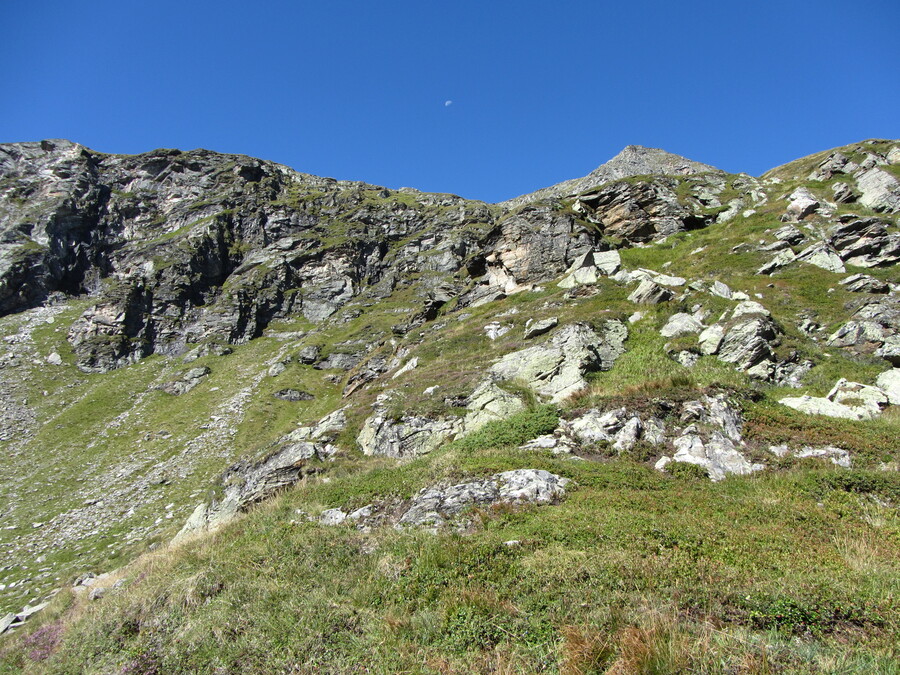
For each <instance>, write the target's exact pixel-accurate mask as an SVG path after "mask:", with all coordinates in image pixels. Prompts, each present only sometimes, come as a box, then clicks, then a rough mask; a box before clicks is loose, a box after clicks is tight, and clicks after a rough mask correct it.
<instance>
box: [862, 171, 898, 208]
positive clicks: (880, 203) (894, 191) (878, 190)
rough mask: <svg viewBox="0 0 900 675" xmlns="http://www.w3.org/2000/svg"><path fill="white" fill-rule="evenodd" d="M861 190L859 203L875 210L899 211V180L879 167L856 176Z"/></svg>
mask: <svg viewBox="0 0 900 675" xmlns="http://www.w3.org/2000/svg"><path fill="white" fill-rule="evenodd" d="M856 185H857V186H858V187H859V189H860V191H861V192H862V196H861V197H860V198H859V203H860V204H862V205H863V206H867V207H869V208H870V209H873V210H875V211H887V212H890V213H896V212H898V211H900V181H898V180H897V179H896V178H895V177H894V176H892V175H891V174H890V173H888V172H887V171H885V170H884V169H881V168H877V167H875V168H872V169H869V170H868V171H866V172H865V173H863V174H862V175H860V176H857V178H856Z"/></svg>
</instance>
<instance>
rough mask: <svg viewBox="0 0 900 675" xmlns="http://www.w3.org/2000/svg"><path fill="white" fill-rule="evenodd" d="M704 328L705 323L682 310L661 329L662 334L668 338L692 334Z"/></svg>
mask: <svg viewBox="0 0 900 675" xmlns="http://www.w3.org/2000/svg"><path fill="white" fill-rule="evenodd" d="M702 330H703V324H702V323H700V322H699V321H697V319H695V318H694V317H693V316H691V315H690V314H685V313H683V312H680V313H678V314H674V315H672V317H671V318H669V320H668V321H667V322H666V325H665V326H663V327H662V329H661V330H660V331H659V332H660V335H662V336H663V337H667V338H675V337H681V336H683V335H692V334H695V333H699V332H701V331H702Z"/></svg>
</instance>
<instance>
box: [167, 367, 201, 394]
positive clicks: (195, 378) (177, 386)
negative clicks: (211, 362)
mask: <svg viewBox="0 0 900 675" xmlns="http://www.w3.org/2000/svg"><path fill="white" fill-rule="evenodd" d="M209 373H210V370H209V368H207V367H206V366H201V367H199V368H191V369H190V370H188V371H187V372H185V373H183V374H182V375H181V377H179V378H178V379H177V380H172V381H171V382H166V383H165V384H162V385H160V386H159V387H157V389H159V390H160V391H163V392H165V393H167V394H171V395H172V396H181V395H182V394H186V393H187V392H189V391H190V390H191V389H193V388H194V387H196V386H197V385H198V384H200V383H201V382H202V381H203V378H205V377H206V376H207V375H209Z"/></svg>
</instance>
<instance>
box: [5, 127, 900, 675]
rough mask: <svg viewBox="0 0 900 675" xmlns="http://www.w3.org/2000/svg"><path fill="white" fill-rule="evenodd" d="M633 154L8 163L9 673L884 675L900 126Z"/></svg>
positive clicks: (73, 158)
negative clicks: (338, 176)
mask: <svg viewBox="0 0 900 675" xmlns="http://www.w3.org/2000/svg"><path fill="white" fill-rule="evenodd" d="M623 157H624V158H625V159H627V160H628V161H627V162H626V161H625V160H624V159H622V158H623ZM661 158H662V159H661ZM604 166H606V167H607V168H606V170H604V167H600V168H599V169H598V170H597V171H595V172H593V173H592V174H591V175H590V176H588V177H586V178H585V179H579V180H576V181H568V182H566V183H562V184H560V185H558V186H554V188H553V189H552V192H548V193H546V194H544V193H542V192H538V193H535V194H534V195H531V196H528V197H529V198H528V199H527V200H524V201H521V202H517V201H515V200H513V202H509V203H506V204H500V205H491V204H484V203H480V202H473V201H468V200H464V199H462V198H459V197H456V196H453V195H442V194H428V193H420V192H417V191H414V190H401V191H392V190H387V189H384V188H381V187H378V186H372V185H366V184H361V183H348V182H341V181H335V180H332V179H324V178H317V177H314V176H308V175H304V174H299V173H296V172H294V171H292V170H290V169H288V168H286V167H282V166H279V165H276V164H272V163H269V162H263V161H260V160H255V159H251V158H247V157H242V156H228V155H218V154H215V153H210V152H206V151H202V150H197V151H190V152H179V151H174V150H159V151H155V152H152V153H147V154H144V155H135V156H118V155H103V154H99V153H95V152H93V151H90V150H88V149H86V148H83V147H82V146H79V145H76V144H72V143H69V142H67V141H44V142H42V143H33V144H13V145H5V146H0V230H2V233H3V238H2V244H0V309H2V311H3V313H4V316H3V317H2V318H0V333H2V336H3V341H4V342H3V344H4V352H3V355H2V357H0V359H2V360H0V397H2V401H3V405H2V415H3V426H2V441H0V443H2V453H0V466H2V471H3V477H4V478H3V481H2V482H0V504H2V506H0V528H2V529H0V546H2V550H3V560H2V564H0V568H2V571H0V617H2V616H3V614H5V613H6V612H9V614H8V615H7V617H6V619H5V620H4V621H3V622H0V628H2V630H3V631H6V633H7V634H4V635H3V636H0V663H2V664H3V665H2V666H0V672H23V671H24V672H97V673H108V672H109V673H112V672H121V673H155V672H159V673H170V672H222V673H225V672H341V673H343V672H355V671H357V670H359V671H363V670H365V669H368V670H369V671H372V672H568V673H582V672H620V673H624V672H654V668H655V669H656V671H655V672H678V671H682V672H683V671H703V672H773V671H776V672H777V671H779V670H788V671H790V672H892V671H891V668H893V667H894V666H893V664H894V663H896V659H897V657H898V656H900V655H898V654H897V652H896V644H897V635H898V625H897V616H898V611H897V610H898V607H897V591H898V586H900V581H898V580H900V577H898V568H897V560H896V555H895V553H894V551H895V550H896V547H897V545H898V544H900V520H898V516H897V502H898V499H900V479H898V474H897V471H898V461H900V457H898V444H897V440H896V439H897V438H898V428H900V416H898V415H897V412H896V411H897V404H898V403H900V376H898V374H900V333H898V331H900V300H898V297H900V296H898V291H900V274H898V269H900V268H898V266H897V262H898V261H900V229H898V222H897V219H898V215H897V214H898V213H900V181H898V178H900V142H897V141H865V142H862V143H859V144H855V145H852V146H847V147H844V148H839V149H836V150H832V151H827V152H823V153H820V154H818V155H814V156H811V157H808V158H804V159H801V160H798V161H796V162H793V163H791V164H788V165H785V166H783V167H779V168H777V169H773V170H772V171H770V172H768V173H767V174H765V175H764V176H763V177H761V178H754V177H751V176H748V175H745V174H740V175H730V174H726V173H724V172H721V171H718V170H715V169H713V168H712V167H707V166H706V165H701V164H698V163H694V162H690V161H689V160H684V159H683V158H678V157H676V156H673V155H668V154H667V153H662V151H656V150H648V149H642V148H639V147H637V146H629V148H627V149H626V150H625V151H623V154H622V155H619V156H618V157H617V158H615V159H614V160H612V161H611V162H610V163H609V165H604ZM651 174H652V175H651ZM585 181H587V182H585ZM176 535H177V536H176ZM173 538H176V539H177V541H176V543H175V544H174V545H170V542H171V541H172V540H173ZM60 589H61V590H60ZM47 600H50V604H49V605H48V606H46V607H45V608H43V609H41V610H40V611H37V612H35V613H34V614H33V616H31V611H32V608H34V607H36V606H40V605H43V603H44V602H45V601H47ZM26 619H27V620H26ZM3 668H5V669H6V670H5V671H4V670H3Z"/></svg>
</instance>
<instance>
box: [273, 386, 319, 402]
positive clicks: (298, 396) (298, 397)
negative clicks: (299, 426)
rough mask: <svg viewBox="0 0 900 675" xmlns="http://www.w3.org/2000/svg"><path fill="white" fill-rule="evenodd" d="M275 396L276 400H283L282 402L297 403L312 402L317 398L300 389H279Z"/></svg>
mask: <svg viewBox="0 0 900 675" xmlns="http://www.w3.org/2000/svg"><path fill="white" fill-rule="evenodd" d="M273 396H274V397H275V398H278V399H281V400H282V401H292V402H294V403H296V402H297V401H311V400H312V399H313V398H315V397H314V396H313V395H312V394H310V393H309V392H306V391H300V390H299V389H279V390H278V391H276V392H275V393H274V394H273Z"/></svg>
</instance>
